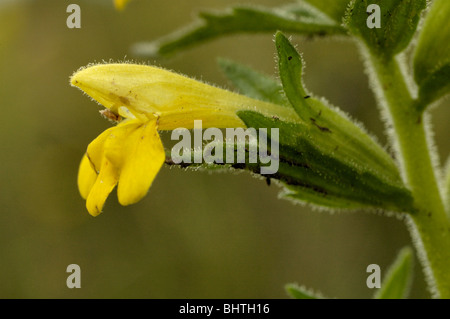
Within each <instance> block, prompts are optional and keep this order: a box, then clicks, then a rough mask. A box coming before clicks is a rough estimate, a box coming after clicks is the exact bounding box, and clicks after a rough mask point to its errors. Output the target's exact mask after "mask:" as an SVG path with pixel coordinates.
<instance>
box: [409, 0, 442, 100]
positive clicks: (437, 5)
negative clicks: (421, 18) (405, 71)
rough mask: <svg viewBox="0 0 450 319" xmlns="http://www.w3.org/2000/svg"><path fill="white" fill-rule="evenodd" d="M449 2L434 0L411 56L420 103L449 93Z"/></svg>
mask: <svg viewBox="0 0 450 319" xmlns="http://www.w3.org/2000/svg"><path fill="white" fill-rule="evenodd" d="M449 17H450V1H448V0H436V1H434V3H433V6H432V8H431V11H430V12H429V14H428V15H427V18H426V20H425V24H424V26H423V30H422V32H421V35H420V38H419V42H418V45H417V48H416V52H415V56H414V78H415V80H416V82H417V84H418V85H419V98H420V101H421V103H420V105H421V106H422V108H423V107H425V106H426V105H427V104H429V103H431V102H433V101H435V100H437V99H439V98H440V97H442V96H443V95H445V94H447V93H449V92H450V40H449V39H450V23H449Z"/></svg>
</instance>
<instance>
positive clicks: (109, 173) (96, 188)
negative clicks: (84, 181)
mask: <svg viewBox="0 0 450 319" xmlns="http://www.w3.org/2000/svg"><path fill="white" fill-rule="evenodd" d="M118 176H119V175H118V171H117V168H116V167H114V165H112V163H111V162H110V161H109V160H108V159H107V158H103V161H102V165H101V167H100V174H99V175H98V177H97V179H96V180H95V183H94V185H93V186H92V189H91V191H90V193H89V196H88V197H87V200H86V208H87V210H88V212H89V214H91V215H92V216H97V215H98V214H100V213H101V212H102V210H103V206H104V204H105V201H106V198H107V197H108V195H109V194H110V193H111V192H112V190H113V189H114V187H115V186H116V185H117V180H118Z"/></svg>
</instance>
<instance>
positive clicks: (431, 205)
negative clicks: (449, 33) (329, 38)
mask: <svg viewBox="0 0 450 319" xmlns="http://www.w3.org/2000/svg"><path fill="white" fill-rule="evenodd" d="M370 61H371V66H372V68H373V71H374V72H373V73H372V74H373V75H374V79H373V80H375V85H376V88H377V89H378V90H379V92H377V93H378V98H379V99H380V100H381V104H382V107H383V108H385V111H387V113H388V115H389V118H390V121H391V123H389V124H390V125H392V126H393V129H394V131H393V135H394V136H393V138H394V141H393V142H394V143H395V146H396V151H397V154H396V155H397V156H398V159H399V161H400V163H401V168H402V172H403V176H404V179H405V182H406V184H407V185H408V186H409V188H410V190H411V191H412V193H413V196H414V199H415V203H416V206H417V211H416V212H411V214H410V215H409V216H410V221H411V228H410V231H411V232H412V237H413V239H414V241H415V245H416V249H417V251H418V253H419V257H420V260H421V263H422V265H423V266H424V269H425V274H426V278H427V281H428V285H429V288H430V289H431V290H432V293H433V295H434V296H435V297H441V298H450V220H449V219H448V217H447V214H446V212H445V208H444V204H443V200H442V198H441V194H440V191H439V186H438V183H437V179H436V174H435V172H434V168H433V163H432V158H431V149H430V145H429V142H428V139H427V127H426V123H424V120H423V113H422V112H421V111H420V110H419V109H420V108H418V107H417V106H416V101H415V100H414V99H413V98H412V96H411V93H410V91H409V89H408V86H407V84H406V81H405V76H404V75H403V74H402V72H401V70H400V67H399V64H398V62H397V61H396V60H395V59H394V58H392V59H388V60H385V59H381V58H378V57H376V56H374V55H371V56H370Z"/></svg>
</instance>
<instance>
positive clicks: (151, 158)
mask: <svg viewBox="0 0 450 319" xmlns="http://www.w3.org/2000/svg"><path fill="white" fill-rule="evenodd" d="M124 152H125V154H126V155H125V156H126V157H125V158H124V163H123V166H122V169H121V171H120V179H119V185H118V188H117V195H118V198H119V202H120V204H122V205H130V204H134V203H136V202H138V201H139V200H141V199H142V197H144V196H145V195H146V194H147V191H148V189H149V188H150V186H151V184H152V182H153V180H154V179H155V177H156V175H157V174H158V172H159V170H160V169H161V166H162V164H163V163H164V160H165V153H164V148H163V145H162V143H161V139H160V137H159V134H158V132H157V126H156V121H150V122H148V123H147V124H142V125H140V126H139V127H138V128H137V129H136V130H134V131H133V132H131V134H130V135H128V137H127V141H126V147H125V150H124Z"/></svg>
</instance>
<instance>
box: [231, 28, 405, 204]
mask: <svg viewBox="0 0 450 319" xmlns="http://www.w3.org/2000/svg"><path fill="white" fill-rule="evenodd" d="M275 43H276V46H277V51H278V69H279V72H280V78H281V82H282V85H283V89H284V92H285V94H286V96H287V98H288V100H289V102H290V103H291V104H292V106H293V107H294V109H295V111H296V112H297V114H298V115H299V117H300V118H301V119H302V121H303V125H300V124H292V123H291V124H286V125H285V124H284V123H281V122H280V121H278V122H280V123H276V122H274V120H273V119H269V120H267V119H265V118H263V117H261V116H257V115H255V114H250V115H248V114H249V113H250V112H247V113H245V112H241V113H239V114H238V115H239V116H240V117H241V118H242V119H243V121H244V122H245V123H246V124H247V126H250V127H279V128H280V132H279V134H280V144H281V145H284V146H288V147H289V150H286V148H285V149H284V154H283V151H280V154H282V155H280V156H287V157H288V158H289V160H288V163H289V161H291V164H292V163H297V165H298V166H299V167H297V166H296V165H286V166H283V165H281V164H280V172H279V173H280V174H285V175H286V176H290V179H289V178H287V177H284V176H283V177H282V178H281V180H283V178H284V182H285V184H286V185H287V189H288V191H287V192H286V194H285V196H287V197H290V198H295V199H300V200H303V201H307V202H310V203H315V204H318V205H321V206H327V207H334V208H362V207H379V208H385V209H394V210H397V211H401V210H402V209H403V210H408V211H410V212H411V211H413V210H414V209H413V207H412V198H411V195H410V193H409V191H408V190H407V189H406V188H405V186H404V184H403V182H402V179H401V177H400V174H399V172H398V168H397V166H396V164H395V163H394V161H393V159H392V158H391V157H390V156H389V155H388V154H387V153H386V151H385V150H384V149H383V148H382V147H381V146H380V145H378V144H377V143H376V142H375V141H374V140H373V139H372V138H371V137H370V136H369V135H368V134H367V133H366V132H365V131H364V129H362V127H361V125H359V124H356V123H354V122H353V121H352V120H350V119H349V117H348V116H346V115H345V114H344V113H343V112H342V111H340V110H338V109H337V108H333V107H331V106H329V105H328V103H327V102H326V101H324V100H320V99H317V98H315V97H313V96H312V95H311V94H310V93H308V92H307V90H306V89H305V88H304V86H303V83H302V71H303V61H302V59H301V57H300V55H299V53H298V52H297V50H296V49H295V48H294V47H293V46H292V44H291V43H290V42H289V40H288V39H287V38H286V37H285V36H284V35H283V34H282V33H281V32H278V33H277V34H276V36H275ZM244 115H246V116H244ZM270 121H272V122H273V123H269V122H270ZM289 152H291V154H288V153H289Z"/></svg>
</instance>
